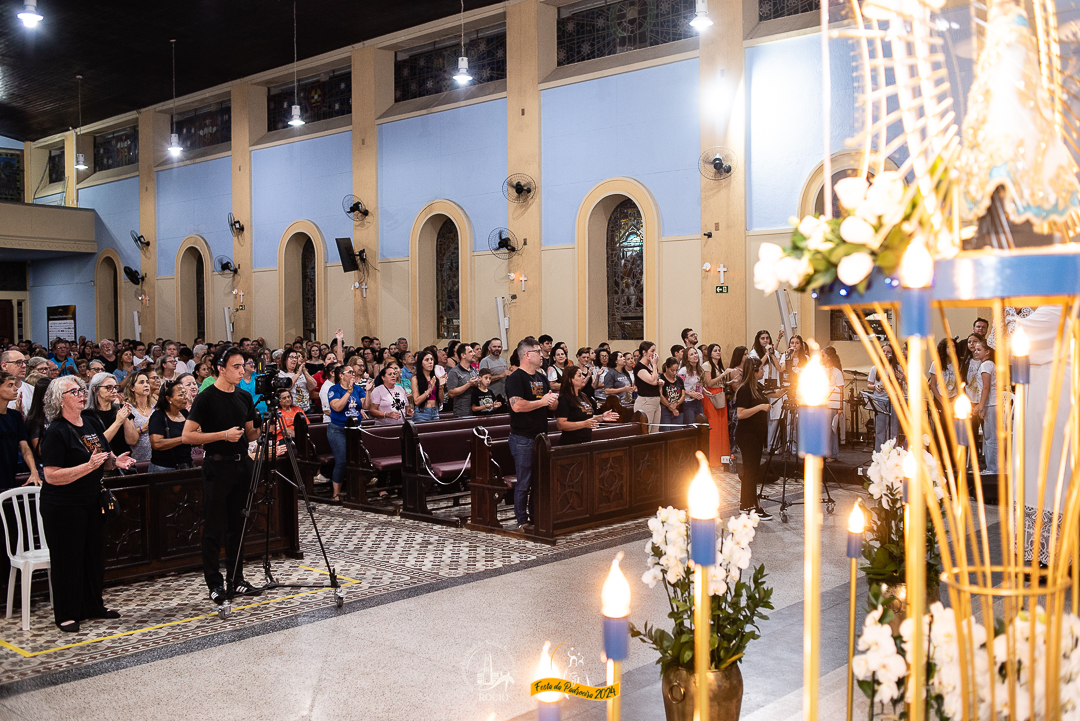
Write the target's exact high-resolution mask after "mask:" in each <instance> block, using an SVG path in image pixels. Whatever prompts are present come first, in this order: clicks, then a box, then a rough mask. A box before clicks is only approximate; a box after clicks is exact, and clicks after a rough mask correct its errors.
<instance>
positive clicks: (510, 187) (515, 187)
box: [502, 173, 536, 203]
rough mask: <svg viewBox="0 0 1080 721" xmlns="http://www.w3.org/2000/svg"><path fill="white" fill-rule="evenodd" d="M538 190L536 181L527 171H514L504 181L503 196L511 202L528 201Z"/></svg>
mask: <svg viewBox="0 0 1080 721" xmlns="http://www.w3.org/2000/svg"><path fill="white" fill-rule="evenodd" d="M535 192H536V181H535V180H533V179H532V177H531V176H529V175H526V174H525V173H514V174H513V175H511V176H510V177H509V178H507V179H506V180H504V181H503V187H502V193H503V196H504V197H505V198H506V199H507V200H509V201H510V202H511V203H528V202H529V199H530V198H532V197H533V194H534V193H535Z"/></svg>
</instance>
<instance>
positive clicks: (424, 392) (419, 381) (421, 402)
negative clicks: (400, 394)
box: [412, 348, 446, 423]
mask: <svg viewBox="0 0 1080 721" xmlns="http://www.w3.org/2000/svg"><path fill="white" fill-rule="evenodd" d="M439 370H440V367H439V364H438V357H437V356H436V355H435V353H433V352H432V351H431V350H430V349H428V348H425V349H424V350H422V351H420V355H419V356H417V358H416V375H415V376H413V381H412V401H413V406H414V407H415V408H416V410H415V411H414V412H413V421H414V422H416V423H423V422H425V421H437V420H439V408H440V407H441V406H442V404H443V396H444V394H445V391H446V374H445V373H443V374H440V373H439Z"/></svg>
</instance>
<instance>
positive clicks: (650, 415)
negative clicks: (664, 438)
mask: <svg viewBox="0 0 1080 721" xmlns="http://www.w3.org/2000/svg"><path fill="white" fill-rule="evenodd" d="M638 350H639V351H640V352H641V359H640V360H639V361H638V362H637V363H635V364H634V385H635V386H637V394H638V397H637V400H635V401H634V412H635V413H638V412H641V413H642V414H644V415H645V419H646V420H647V421H648V422H649V433H659V432H660V426H659V423H660V369H659V367H658V366H659V365H660V358H659V357H658V356H657V355H656V344H655V343H653V342H651V341H647V340H644V341H641V345H639V346H638Z"/></svg>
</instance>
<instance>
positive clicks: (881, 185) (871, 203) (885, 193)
mask: <svg viewBox="0 0 1080 721" xmlns="http://www.w3.org/2000/svg"><path fill="white" fill-rule="evenodd" d="M903 200H904V179H903V178H901V177H900V174H899V173H897V172H896V171H895V170H886V171H883V172H881V173H878V175H877V177H876V178H874V182H873V183H871V184H870V187H869V188H868V189H867V191H866V203H867V205H868V209H869V212H871V213H873V214H874V215H877V216H881V222H882V224H883V225H887V226H893V225H896V224H897V223H899V222H900V221H901V220H902V219H903V217H904V206H903V205H901V203H902V202H903Z"/></svg>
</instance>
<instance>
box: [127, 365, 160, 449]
mask: <svg viewBox="0 0 1080 721" xmlns="http://www.w3.org/2000/svg"><path fill="white" fill-rule="evenodd" d="M152 372H153V371H136V372H135V373H133V374H132V375H131V376H129V377H128V382H127V385H126V386H125V387H124V401H125V402H126V403H127V404H128V405H130V406H131V421H132V423H134V425H135V428H136V430H138V432H139V437H138V438H137V439H136V440H135V442H134V443H132V444H131V457H132V458H134V459H135V460H136V461H149V460H150V451H151V448H150V436H149V435H147V434H148V433H149V431H150V414H152V413H153V412H154V402H153V401H152V400H151V394H150V393H151V391H150V374H151V373H152Z"/></svg>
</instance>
